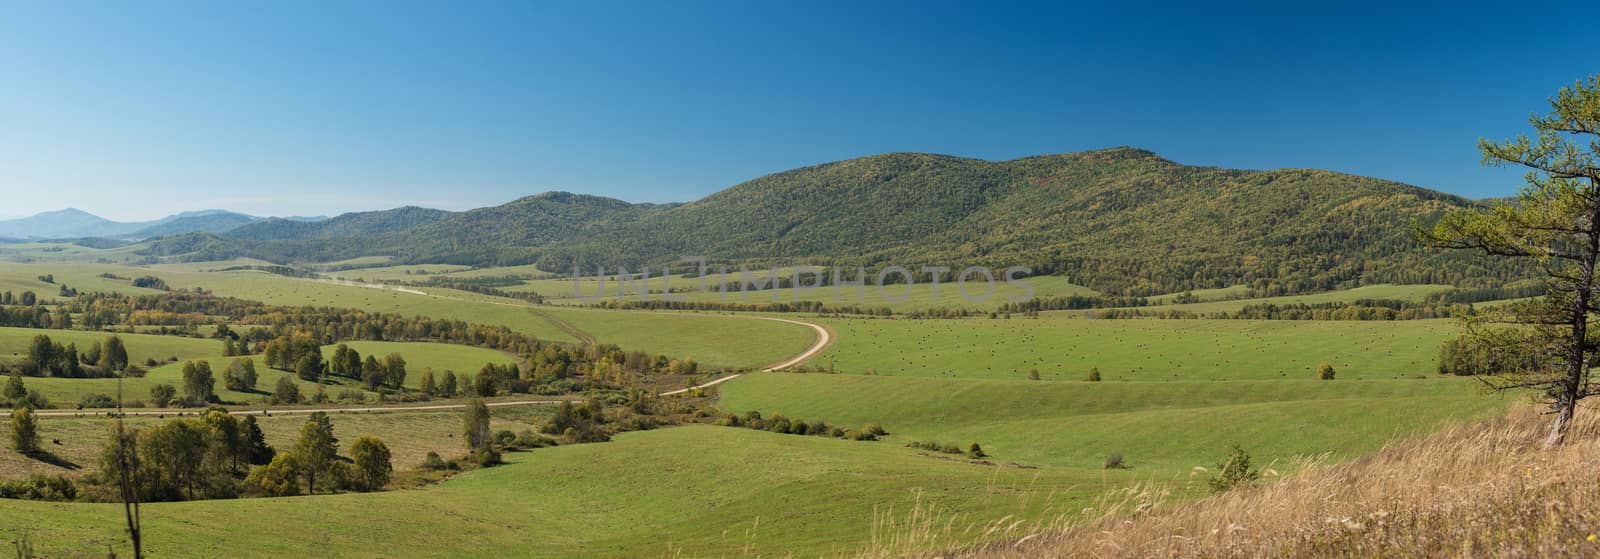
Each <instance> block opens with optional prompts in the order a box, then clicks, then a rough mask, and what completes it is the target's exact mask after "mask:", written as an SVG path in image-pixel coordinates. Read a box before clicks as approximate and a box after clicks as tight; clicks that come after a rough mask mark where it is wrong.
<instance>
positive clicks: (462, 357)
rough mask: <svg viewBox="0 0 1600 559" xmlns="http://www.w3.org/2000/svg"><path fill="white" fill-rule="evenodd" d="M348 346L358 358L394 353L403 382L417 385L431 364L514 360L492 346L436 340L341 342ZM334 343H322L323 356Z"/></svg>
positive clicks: (438, 371) (460, 369) (449, 367)
mask: <svg viewBox="0 0 1600 559" xmlns="http://www.w3.org/2000/svg"><path fill="white" fill-rule="evenodd" d="M344 345H346V346H348V347H349V348H350V349H353V350H356V351H358V352H360V353H361V358H362V359H366V357H367V356H368V355H371V356H374V357H376V358H378V359H380V360H381V359H383V358H384V356H386V355H389V354H390V353H398V354H400V356H401V357H403V358H405V360H406V386H408V387H411V388H417V387H419V386H420V383H421V382H422V372H423V371H424V370H425V369H428V368H432V369H433V372H434V374H435V375H443V374H444V372H445V371H455V372H457V373H477V372H478V369H480V368H482V367H483V365H484V364H485V363H496V364H501V363H515V362H516V361H517V360H516V358H514V357H512V356H511V355H510V354H507V353H504V352H500V351H495V350H492V349H487V348H481V347H472V346H464V345H455V344H436V343H425V342H345V344H344ZM337 347H338V345H337V344H335V345H329V346H324V347H323V348H322V355H323V357H324V358H328V357H333V352H334V350H335V349H336V348H337Z"/></svg>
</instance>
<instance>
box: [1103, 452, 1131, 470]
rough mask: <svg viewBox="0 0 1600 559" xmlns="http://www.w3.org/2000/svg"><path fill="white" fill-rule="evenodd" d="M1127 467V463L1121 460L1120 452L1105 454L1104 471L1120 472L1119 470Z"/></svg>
mask: <svg viewBox="0 0 1600 559" xmlns="http://www.w3.org/2000/svg"><path fill="white" fill-rule="evenodd" d="M1127 467H1128V463H1127V462H1124V461H1123V460H1122V453H1121V452H1113V453H1111V454H1107V455H1106V464H1105V469H1107V470H1121V469H1124V468H1127Z"/></svg>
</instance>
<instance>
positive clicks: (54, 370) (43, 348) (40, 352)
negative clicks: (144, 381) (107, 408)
mask: <svg viewBox="0 0 1600 559" xmlns="http://www.w3.org/2000/svg"><path fill="white" fill-rule="evenodd" d="M18 368H19V369H20V370H21V371H22V372H23V373H24V374H30V375H37V376H53V377H69V378H84V377H108V376H112V375H114V374H116V373H118V372H122V371H125V370H127V368H128V349H127V347H126V346H124V345H123V343H122V339H121V338H119V337H117V336H111V337H109V338H106V340H105V342H104V344H102V343H101V342H95V344H94V345H92V346H90V347H89V351H88V352H84V353H80V352H79V351H78V344H77V343H75V342H73V343H68V344H65V345H62V344H60V343H56V342H55V341H54V340H51V339H50V336H48V335H44V334H40V335H37V336H34V337H33V340H32V342H30V343H29V344H28V357H27V359H25V360H23V362H22V363H21V364H20V365H19V366H18Z"/></svg>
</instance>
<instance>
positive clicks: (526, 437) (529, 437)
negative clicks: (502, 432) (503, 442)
mask: <svg viewBox="0 0 1600 559" xmlns="http://www.w3.org/2000/svg"><path fill="white" fill-rule="evenodd" d="M555 444H556V441H555V439H551V438H549V437H543V436H540V435H539V434H538V433H534V432H533V431H532V430H530V429H525V430H523V431H522V432H521V433H518V434H517V438H516V440H513V441H511V447H512V448H517V449H522V450H527V449H530V448H540V447H546V446H555Z"/></svg>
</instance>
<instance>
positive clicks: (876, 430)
mask: <svg viewBox="0 0 1600 559" xmlns="http://www.w3.org/2000/svg"><path fill="white" fill-rule="evenodd" d="M861 433H862V434H865V435H871V436H872V437H873V440H877V437H882V436H885V435H888V434H889V432H888V431H885V430H883V426H882V425H878V424H877V423H868V424H866V425H863V426H862V427H861Z"/></svg>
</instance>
